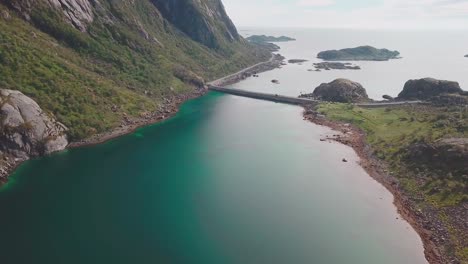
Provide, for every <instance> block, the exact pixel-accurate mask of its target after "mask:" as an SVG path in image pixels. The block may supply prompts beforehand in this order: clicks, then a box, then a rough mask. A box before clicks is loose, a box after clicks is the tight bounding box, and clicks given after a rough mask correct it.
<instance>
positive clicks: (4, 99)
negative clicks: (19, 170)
mask: <svg viewBox="0 0 468 264" xmlns="http://www.w3.org/2000/svg"><path fill="white" fill-rule="evenodd" d="M0 115H1V117H2V122H1V124H0V126H1V131H2V134H1V135H0V150H1V151H2V153H7V154H11V155H13V156H15V157H19V158H29V157H33V156H39V155H42V154H49V153H52V152H55V151H60V150H63V149H64V148H65V147H66V146H67V145H68V141H67V136H66V131H67V128H66V127H65V126H64V125H63V124H61V123H59V122H57V121H56V120H55V119H54V118H52V117H51V116H50V115H48V114H47V113H45V112H44V111H43V110H42V109H41V108H40V107H39V105H38V104H37V103H36V102H34V101H33V100H32V99H31V98H29V97H27V96H25V95H24V94H22V93H21V92H18V91H12V90H3V89H2V90H0Z"/></svg>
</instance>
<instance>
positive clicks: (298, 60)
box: [288, 59, 307, 64]
mask: <svg viewBox="0 0 468 264" xmlns="http://www.w3.org/2000/svg"><path fill="white" fill-rule="evenodd" d="M306 61H307V60H303V59H292V60H288V63H291V64H301V63H304V62H306Z"/></svg>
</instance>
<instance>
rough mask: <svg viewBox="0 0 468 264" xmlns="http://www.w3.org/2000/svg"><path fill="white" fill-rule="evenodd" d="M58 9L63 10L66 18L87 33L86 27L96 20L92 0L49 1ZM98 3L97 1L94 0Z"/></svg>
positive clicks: (93, 0)
mask: <svg viewBox="0 0 468 264" xmlns="http://www.w3.org/2000/svg"><path fill="white" fill-rule="evenodd" d="M48 1H49V3H50V4H51V5H52V6H54V7H55V8H57V9H61V10H62V11H63V13H64V14H65V16H66V18H67V19H68V20H69V21H70V22H71V23H72V24H73V25H74V26H75V27H76V28H77V29H79V30H81V31H83V32H84V31H86V27H87V25H88V24H89V23H91V22H93V20H94V13H93V5H92V4H91V1H90V0H48ZM92 2H93V3H97V0H92Z"/></svg>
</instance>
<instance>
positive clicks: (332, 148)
mask: <svg viewBox="0 0 468 264" xmlns="http://www.w3.org/2000/svg"><path fill="white" fill-rule="evenodd" d="M299 44H300V43H299ZM284 45H292V44H284ZM301 45H302V44H301ZM295 50H296V49H292V48H290V49H288V48H287V47H285V48H284V50H283V52H284V53H286V54H285V55H287V56H288V57H293V56H294V55H295V54H294V53H293V52H294V51H295ZM288 54H289V55H288ZM294 57H295V56H294ZM299 57H301V56H299ZM306 67H307V65H302V66H301V65H288V66H286V67H284V68H283V69H280V70H275V71H272V72H268V73H263V74H261V76H260V78H252V79H248V80H246V81H244V82H241V83H239V84H236V85H234V86H235V87H236V88H239V89H256V90H265V91H271V90H273V91H278V92H281V93H284V94H297V91H298V90H301V89H305V88H307V87H309V86H311V85H312V83H313V82H316V81H317V80H316V79H315V78H316V77H311V75H310V74H315V73H310V72H307V71H306V69H307V68H306ZM327 74H332V73H327ZM333 74H337V73H333ZM274 76H275V77H278V79H280V81H281V84H280V85H272V84H271V83H270V80H271V78H272V77H274ZM301 113H302V109H301V108H299V107H295V106H288V105H282V104H275V103H271V102H264V101H257V100H253V99H248V98H241V97H234V96H230V95H222V94H218V93H209V94H208V95H207V96H205V97H202V98H199V99H195V100H192V101H189V102H187V103H186V104H184V105H183V107H182V109H181V111H180V113H179V114H178V115H177V116H176V117H174V118H172V119H170V120H167V121H165V122H163V123H160V124H157V125H153V126H149V127H146V128H143V129H140V130H138V131H137V132H136V133H134V134H131V135H128V136H124V137H121V138H119V139H116V140H113V141H111V142H108V143H106V144H102V145H98V146H92V147H86V148H80V149H73V150H68V151H65V152H62V153H58V154H55V155H52V156H50V157H45V158H42V159H38V160H33V161H29V162H26V163H25V164H24V165H23V166H21V167H20V168H19V169H18V170H17V171H16V173H15V174H14V175H13V176H12V178H11V181H10V183H9V184H8V185H6V186H5V187H4V188H3V190H2V191H1V192H0V212H1V213H0V226H1V231H0V259H1V262H2V263H6V264H31V263H34V264H63V263H67V264H75V263H76V264H82V263H91V264H94V263H96V264H98V263H99V264H107V263H109V264H110V263H112V264H130V263H139V264H145V263H181V264H182V263H183V264H186V263H189V264H191V263H203V264H211V263H213V264H219V263H223V264H228V263H233V264H241V263H242V264H250V263H252V264H263V263H299V264H302V263H304V264H305V263H314V264H330V263H332V264H340V263H343V264H344V263H346V264H363V263H379V264H419V263H426V261H425V259H424V255H423V247H422V243H421V240H420V238H419V237H418V235H417V234H416V233H415V231H414V230H413V229H412V228H411V227H410V226H409V224H408V223H406V222H405V221H403V220H401V217H400V216H399V215H398V214H397V212H396V208H395V207H394V205H393V204H392V202H393V197H392V196H391V194H390V193H389V192H388V191H386V190H385V189H384V188H383V187H382V186H381V185H380V184H378V183H377V182H375V181H374V180H373V179H372V178H370V177H369V175H367V174H366V173H365V171H364V170H363V169H362V168H361V167H359V165H358V158H357V156H356V154H355V153H354V151H353V150H352V149H350V148H349V147H346V146H343V145H340V144H337V143H329V142H321V141H320V139H321V138H323V136H324V135H328V134H332V133H333V132H332V131H331V130H329V129H328V128H325V127H320V126H316V125H314V124H311V123H309V122H305V121H303V119H302V115H301ZM343 158H347V159H348V160H349V161H350V162H349V163H343V162H342V159H343Z"/></svg>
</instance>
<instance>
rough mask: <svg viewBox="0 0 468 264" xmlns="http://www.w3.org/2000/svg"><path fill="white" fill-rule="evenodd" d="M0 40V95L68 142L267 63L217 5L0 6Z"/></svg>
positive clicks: (22, 0)
mask: <svg viewBox="0 0 468 264" xmlns="http://www.w3.org/2000/svg"><path fill="white" fill-rule="evenodd" d="M0 39H1V43H0V45H2V48H1V49H0V89H9V90H18V91H20V92H22V93H23V94H24V95H26V96H28V97H30V98H32V99H34V100H35V101H36V102H37V103H38V104H39V105H40V106H41V108H42V109H43V110H44V111H45V112H46V113H48V115H50V116H52V117H55V118H56V119H57V120H58V121H59V122H61V123H62V124H64V125H65V126H66V127H68V128H69V131H68V132H67V133H68V136H69V138H70V139H72V140H77V139H82V138H85V137H89V136H91V135H93V134H96V133H99V132H103V131H107V130H109V129H112V128H115V127H117V126H119V125H120V123H121V121H122V120H124V119H126V118H127V117H134V116H135V117H136V116H140V115H142V114H144V113H147V112H152V111H156V110H158V109H159V108H160V107H161V105H162V104H163V103H164V102H167V100H169V99H170V98H172V97H174V96H178V95H184V94H188V93H191V92H193V91H194V90H195V89H196V88H197V87H201V86H203V85H204V80H210V79H215V78H216V77H220V76H222V75H224V74H226V73H229V72H235V71H237V70H239V69H241V68H243V67H246V66H248V65H251V64H254V63H257V62H259V61H261V60H265V59H268V58H269V57H270V54H269V52H268V51H265V50H264V49H260V48H259V47H258V46H255V45H251V44H249V43H248V42H247V41H246V40H244V39H243V38H242V37H241V36H240V35H239V34H238V32H237V30H236V27H235V26H234V24H233V23H232V21H231V20H230V19H229V17H228V15H227V14H226V11H225V9H224V6H223V4H222V2H221V1H220V0H139V1H134V0H119V1H114V0H0ZM168 98H169V99H168Z"/></svg>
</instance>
